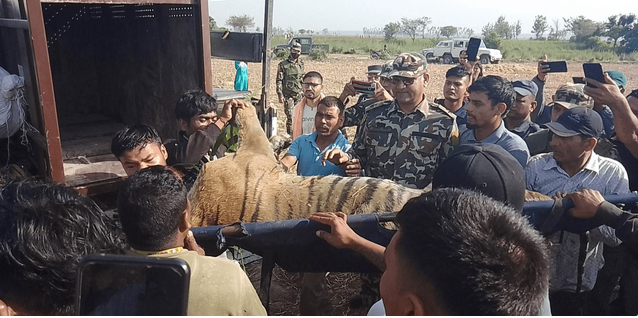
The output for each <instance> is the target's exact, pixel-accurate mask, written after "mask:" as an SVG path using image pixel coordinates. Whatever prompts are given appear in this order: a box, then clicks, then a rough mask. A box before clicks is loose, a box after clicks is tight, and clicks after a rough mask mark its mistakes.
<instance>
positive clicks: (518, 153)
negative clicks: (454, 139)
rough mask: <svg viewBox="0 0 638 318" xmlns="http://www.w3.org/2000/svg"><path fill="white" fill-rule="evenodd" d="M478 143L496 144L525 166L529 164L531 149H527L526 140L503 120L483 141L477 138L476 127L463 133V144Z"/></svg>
mask: <svg viewBox="0 0 638 318" xmlns="http://www.w3.org/2000/svg"><path fill="white" fill-rule="evenodd" d="M478 143H484V144H495V145H499V146H501V147H503V149H505V150H506V151H507V152H509V153H510V154H511V155H512V156H513V157H514V158H516V160H517V161H518V163H520V164H521V166H523V168H524V167H525V165H526V164H527V159H529V150H527V144H525V141H524V140H523V139H522V138H521V137H519V136H517V135H515V134H514V133H513V132H511V131H509V130H507V129H505V123H503V121H502V120H501V124H500V125H499V126H498V128H496V130H495V131H494V132H493V133H491V134H490V135H489V136H487V137H486V138H485V139H483V140H481V141H478V140H476V137H475V136H474V129H467V130H465V131H464V132H463V134H461V145H466V144H478Z"/></svg>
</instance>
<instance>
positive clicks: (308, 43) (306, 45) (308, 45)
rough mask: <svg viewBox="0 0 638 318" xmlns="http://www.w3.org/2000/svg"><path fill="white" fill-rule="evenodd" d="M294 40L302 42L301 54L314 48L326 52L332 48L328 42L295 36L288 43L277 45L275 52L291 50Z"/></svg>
mask: <svg viewBox="0 0 638 318" xmlns="http://www.w3.org/2000/svg"><path fill="white" fill-rule="evenodd" d="M294 42H299V44H301V54H310V51H312V50H324V51H326V52H328V51H329V50H330V47H329V46H328V45H327V44H314V43H313V41H312V38H311V37H309V36H306V37H294V38H292V39H290V41H288V44H280V45H277V46H275V48H274V49H273V52H274V53H275V54H277V53H278V52H279V51H281V50H289V49H290V47H292V44H293V43H294Z"/></svg>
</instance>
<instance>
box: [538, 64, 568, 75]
mask: <svg viewBox="0 0 638 318" xmlns="http://www.w3.org/2000/svg"><path fill="white" fill-rule="evenodd" d="M541 65H547V66H549V71H547V73H565V72H567V62H565V61H556V62H542V63H541Z"/></svg>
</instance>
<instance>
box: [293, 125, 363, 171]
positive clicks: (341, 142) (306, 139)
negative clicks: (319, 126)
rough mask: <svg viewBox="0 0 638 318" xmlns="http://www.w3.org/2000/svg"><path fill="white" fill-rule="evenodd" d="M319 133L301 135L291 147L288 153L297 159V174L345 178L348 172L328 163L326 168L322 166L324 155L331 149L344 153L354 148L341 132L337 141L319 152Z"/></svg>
mask: <svg viewBox="0 0 638 318" xmlns="http://www.w3.org/2000/svg"><path fill="white" fill-rule="evenodd" d="M316 140H317V132H316V131H315V132H313V133H312V134H309V135H301V136H299V137H297V138H296V139H295V140H294V141H293V142H292V145H290V148H289V149H288V153H289V154H291V155H293V156H295V158H297V174H298V175H300V176H327V175H331V174H336V175H340V176H345V175H346V172H345V171H344V170H343V169H341V168H339V167H337V166H336V165H334V164H333V163H331V162H328V161H326V166H325V167H324V166H323V165H322V164H321V157H322V156H323V153H324V152H326V151H328V150H330V149H341V150H342V151H343V152H347V151H348V150H350V147H351V146H352V145H351V144H350V142H349V141H348V139H346V138H345V137H344V136H343V134H341V132H339V134H338V135H337V139H335V141H334V142H333V143H331V144H330V145H328V147H326V148H325V149H324V150H319V146H318V145H317V141H316Z"/></svg>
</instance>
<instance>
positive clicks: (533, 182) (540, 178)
mask: <svg viewBox="0 0 638 318" xmlns="http://www.w3.org/2000/svg"><path fill="white" fill-rule="evenodd" d="M525 173H526V187H527V189H528V190H531V191H536V192H540V193H542V194H545V195H549V196H552V195H555V194H556V192H576V191H579V190H583V189H593V190H597V191H599V192H600V193H601V194H602V195H609V194H620V193H628V192H629V181H628V178H627V172H626V171H625V168H624V167H623V166H622V165H621V164H620V163H619V162H618V161H616V160H613V159H609V158H605V157H601V156H599V155H597V154H596V153H594V152H592V154H591V157H590V158H589V161H587V164H585V166H584V167H583V168H582V169H581V170H580V171H578V172H577V173H576V174H575V175H573V176H571V177H570V176H569V175H568V174H567V172H565V170H563V169H562V168H561V167H560V166H559V165H558V163H557V162H556V160H554V157H553V153H545V154H540V155H536V156H534V157H532V158H531V159H530V160H529V162H528V163H527V168H526V169H525ZM561 236H562V239H561ZM548 239H550V240H551V241H552V242H553V243H554V244H553V245H552V248H551V249H550V253H551V262H550V270H551V279H550V291H571V292H575V291H576V286H577V278H578V266H577V264H578V253H579V250H580V237H579V235H578V234H574V233H569V232H558V233H555V234H553V235H550V236H549V237H548ZM603 243H604V244H607V245H610V246H617V245H618V244H620V240H618V238H616V235H615V232H614V230H613V229H612V228H610V227H608V226H600V227H598V228H595V229H593V230H591V231H590V238H589V246H588V248H587V257H586V259H585V272H584V277H583V285H582V291H589V290H591V289H592V288H594V284H595V283H596V277H597V276H598V270H600V269H601V268H602V267H603V265H604V263H605V261H604V259H603Z"/></svg>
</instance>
